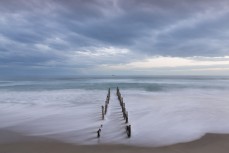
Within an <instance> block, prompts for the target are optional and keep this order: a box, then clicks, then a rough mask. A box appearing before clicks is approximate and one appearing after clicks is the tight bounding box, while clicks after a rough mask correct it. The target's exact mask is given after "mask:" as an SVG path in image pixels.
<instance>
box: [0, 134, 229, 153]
mask: <svg viewBox="0 0 229 153" xmlns="http://www.w3.org/2000/svg"><path fill="white" fill-rule="evenodd" d="M228 151H229V135H228V134H207V135H205V136H204V137H202V138H201V139H199V140H195V141H192V142H187V143H180V144H175V145H170V146H164V147H156V148H153V147H137V146H126V145H75V144H69V143H63V142H59V141H56V140H50V139H47V138H39V137H28V136H23V135H20V134H17V133H13V132H9V131H0V153H78V152H79V153H108V152H109V153H149V152H150V153H228Z"/></svg>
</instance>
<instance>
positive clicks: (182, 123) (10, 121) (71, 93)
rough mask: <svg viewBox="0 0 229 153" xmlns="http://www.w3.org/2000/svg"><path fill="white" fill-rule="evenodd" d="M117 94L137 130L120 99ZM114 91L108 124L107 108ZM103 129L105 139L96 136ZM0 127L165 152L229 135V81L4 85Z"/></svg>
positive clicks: (63, 80)
mask: <svg viewBox="0 0 229 153" xmlns="http://www.w3.org/2000/svg"><path fill="white" fill-rule="evenodd" d="M117 86H118V87H119V89H120V92H121V94H122V96H123V100H124V102H125V104H126V109H127V111H128V115H129V124H130V125H131V127H132V128H131V130H132V135H131V138H128V137H127V134H126V131H125V126H126V125H127V124H126V123H125V120H124V119H123V116H122V112H121V107H120V105H119V102H118V99H117V96H116V87H117ZM108 88H110V89H111V97H110V103H109V106H108V112H107V114H106V115H105V120H102V115H101V106H102V105H104V104H105V100H106V96H107V92H108ZM101 125H103V127H102V130H101V137H100V138H97V130H98V129H99V128H100V126H101ZM0 128H1V129H7V130H11V131H14V132H19V133H23V134H25V135H31V136H42V137H47V138H52V139H57V140H61V141H65V142H71V143H76V144H128V145H140V146H163V145H169V144H175V143H182V142H188V141H192V140H195V139H198V138H200V137H202V136H203V135H205V134H206V133H229V77H219V76H217V77H216V76H211V77H210V76H84V77H80V76H79V77H56V78H54V77H53V78H20V79H19V78H17V79H1V80H0Z"/></svg>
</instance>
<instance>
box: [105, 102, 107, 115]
mask: <svg viewBox="0 0 229 153" xmlns="http://www.w3.org/2000/svg"><path fill="white" fill-rule="evenodd" d="M105 114H107V104H106V105H105Z"/></svg>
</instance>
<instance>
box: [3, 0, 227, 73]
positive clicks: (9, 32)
mask: <svg viewBox="0 0 229 153" xmlns="http://www.w3.org/2000/svg"><path fill="white" fill-rule="evenodd" d="M228 8H229V1H227V0H220V1H214V0H192V1H189V0H175V1H168V0H160V1H158V0H141V1H139V0H83V1H82V0H39V1H37V0H17V1H15V0H1V1H0V14H1V15H0V65H1V66H0V70H1V71H2V72H6V73H10V72H7V71H6V69H9V68H10V69H11V70H12V71H14V70H15V71H16V70H20V69H21V70H24V71H25V73H26V70H33V71H35V69H40V70H42V69H45V70H49V69H52V70H53V71H59V72H62V71H63V72H66V71H72V72H74V73H83V72H82V71H87V69H88V70H89V69H93V68H96V67H98V66H100V65H104V64H105V65H106V64H108V65H109V64H110V65H115V64H120V63H123V64H128V63H131V62H134V61H139V60H144V59H146V58H149V57H153V56H171V57H183V58H186V57H193V56H202V57H205V56H206V57H216V56H217V57H220V56H221V57H223V56H227V55H229V50H228V48H229V29H228V27H229V9H228ZM15 73H16V72H15ZM45 73H46V71H45ZM66 73H67V72H66Z"/></svg>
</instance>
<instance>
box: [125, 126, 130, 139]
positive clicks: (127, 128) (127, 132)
mask: <svg viewBox="0 0 229 153" xmlns="http://www.w3.org/2000/svg"><path fill="white" fill-rule="evenodd" d="M126 134H127V136H128V137H129V138H130V137H131V125H127V126H126Z"/></svg>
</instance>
